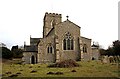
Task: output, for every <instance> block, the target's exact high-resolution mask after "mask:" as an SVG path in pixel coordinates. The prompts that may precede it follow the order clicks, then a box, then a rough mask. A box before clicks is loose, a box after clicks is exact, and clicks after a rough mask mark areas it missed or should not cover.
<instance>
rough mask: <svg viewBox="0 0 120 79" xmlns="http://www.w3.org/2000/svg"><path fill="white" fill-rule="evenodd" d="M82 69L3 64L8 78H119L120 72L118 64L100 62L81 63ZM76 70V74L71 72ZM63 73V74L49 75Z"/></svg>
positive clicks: (3, 73)
mask: <svg viewBox="0 0 120 79" xmlns="http://www.w3.org/2000/svg"><path fill="white" fill-rule="evenodd" d="M77 63H79V64H80V65H81V66H80V67H72V68H48V67H47V66H48V64H25V65H24V64H6V63H3V64H2V75H3V77H8V76H11V75H13V74H17V77H118V76H119V74H120V71H119V69H118V65H117V64H109V63H108V64H102V63H101V62H100V61H95V60H94V61H89V62H87V61H86V62H84V61H79V62H77ZM72 70H75V71H76V72H71V71H72ZM48 72H53V73H56V72H62V73H63V74H59V75H56V74H47V73H48Z"/></svg>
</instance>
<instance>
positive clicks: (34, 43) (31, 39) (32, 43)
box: [30, 38, 40, 45]
mask: <svg viewBox="0 0 120 79" xmlns="http://www.w3.org/2000/svg"><path fill="white" fill-rule="evenodd" d="M39 40H40V38H30V45H37V43H38V42H39Z"/></svg>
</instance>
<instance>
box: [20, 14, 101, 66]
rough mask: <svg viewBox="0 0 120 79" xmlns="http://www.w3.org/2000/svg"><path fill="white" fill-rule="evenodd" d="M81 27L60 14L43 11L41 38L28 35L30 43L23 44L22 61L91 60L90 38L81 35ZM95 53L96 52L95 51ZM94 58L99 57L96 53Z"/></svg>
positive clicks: (92, 48)
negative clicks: (63, 18)
mask: <svg viewBox="0 0 120 79" xmlns="http://www.w3.org/2000/svg"><path fill="white" fill-rule="evenodd" d="M80 30H81V27H80V26H78V25H77V24H75V23H73V22H72V21H70V20H69V19H68V16H67V19H66V20H65V21H62V15H61V14H57V13H47V12H46V13H45V16H44V19H43V38H32V37H30V45H24V52H23V58H22V60H23V61H24V63H29V64H35V63H55V62H59V61H63V60H67V59H72V60H76V61H82V60H91V59H92V57H93V56H94V55H93V52H92V51H93V50H94V51H96V50H97V51H98V48H96V47H92V46H91V39H89V38H86V37H83V36H81V32H80ZM95 53H96V52H95ZM97 55H98V56H97V57H96V59H97V58H98V57H99V54H98V53H97Z"/></svg>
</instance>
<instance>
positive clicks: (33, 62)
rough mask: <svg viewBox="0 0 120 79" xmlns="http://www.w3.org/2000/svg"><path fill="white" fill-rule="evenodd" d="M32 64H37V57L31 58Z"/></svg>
mask: <svg viewBox="0 0 120 79" xmlns="http://www.w3.org/2000/svg"><path fill="white" fill-rule="evenodd" d="M31 64H35V57H34V56H32V57H31Z"/></svg>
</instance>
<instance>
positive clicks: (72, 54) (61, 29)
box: [55, 20, 80, 61]
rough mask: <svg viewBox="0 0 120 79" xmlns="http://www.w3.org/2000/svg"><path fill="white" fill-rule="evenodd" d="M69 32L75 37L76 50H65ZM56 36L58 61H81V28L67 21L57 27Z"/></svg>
mask: <svg viewBox="0 0 120 79" xmlns="http://www.w3.org/2000/svg"><path fill="white" fill-rule="evenodd" d="M66 32H69V33H70V34H71V36H72V37H73V43H74V45H73V47H74V50H63V40H64V36H65V33H66ZM55 35H57V40H56V41H57V42H56V50H57V54H59V55H57V60H59V61H62V60H65V59H73V60H78V59H80V46H79V41H78V38H80V27H79V26H77V25H76V24H74V23H72V22H70V21H69V20H66V21H64V22H62V23H60V24H58V25H56V26H55Z"/></svg>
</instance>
